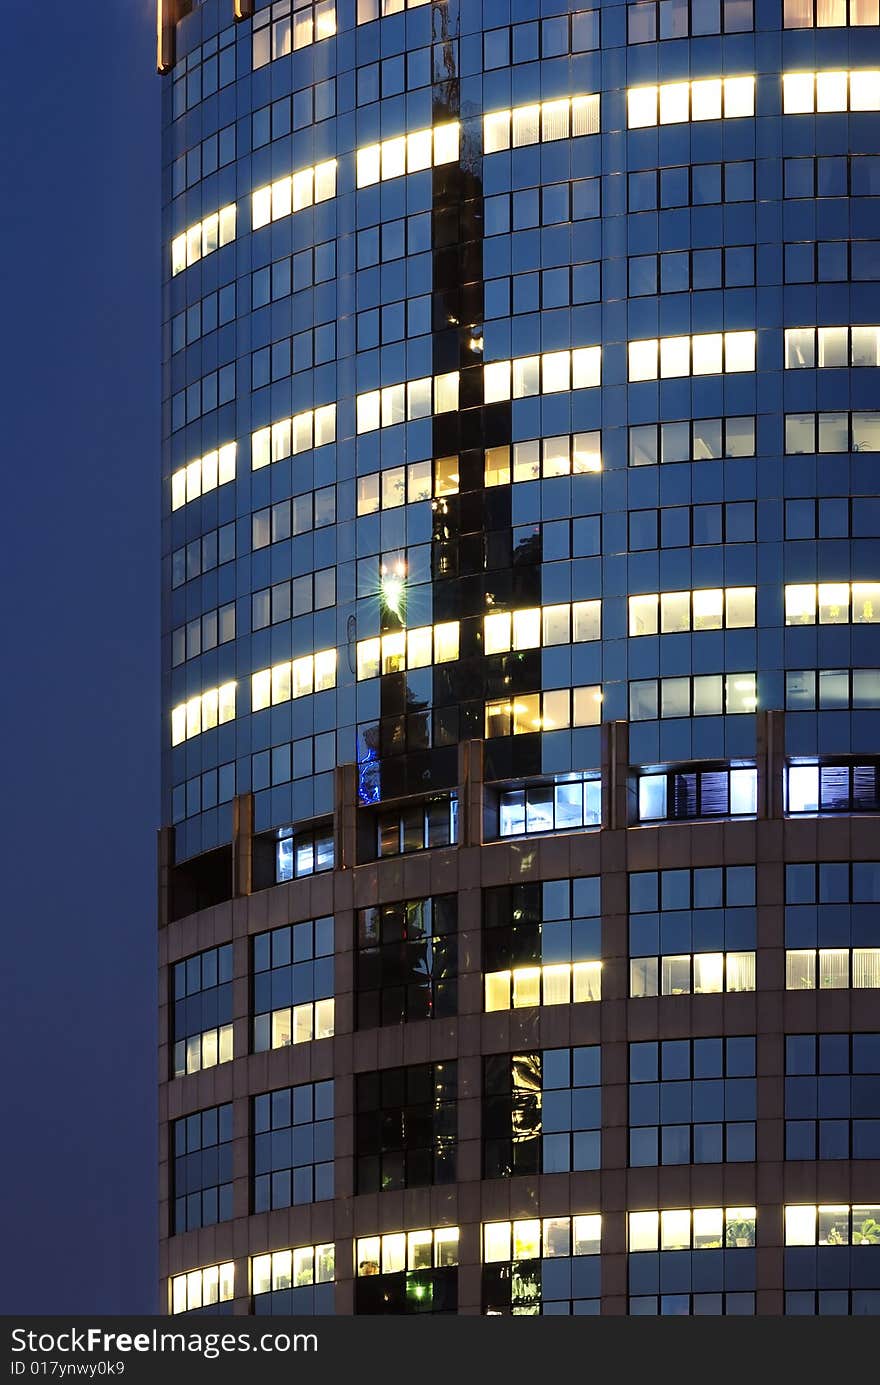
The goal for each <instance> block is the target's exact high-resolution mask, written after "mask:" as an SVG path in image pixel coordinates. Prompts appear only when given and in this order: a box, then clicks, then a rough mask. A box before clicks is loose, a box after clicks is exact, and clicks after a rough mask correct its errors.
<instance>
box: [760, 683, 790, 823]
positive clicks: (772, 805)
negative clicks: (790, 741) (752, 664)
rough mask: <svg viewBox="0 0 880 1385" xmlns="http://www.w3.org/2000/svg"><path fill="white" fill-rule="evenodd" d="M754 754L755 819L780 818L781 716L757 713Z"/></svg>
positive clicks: (782, 719) (783, 755) (782, 764)
mask: <svg viewBox="0 0 880 1385" xmlns="http://www.w3.org/2000/svg"><path fill="white" fill-rule="evenodd" d="M755 752H756V759H757V766H758V817H759V818H781V817H782V816H783V812H784V795H783V783H782V776H783V773H784V770H785V713H784V712H780V711H776V710H770V709H767V710H766V711H760V712H758V714H757V726H756V728H755Z"/></svg>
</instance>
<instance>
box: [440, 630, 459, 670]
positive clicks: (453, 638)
mask: <svg viewBox="0 0 880 1385" xmlns="http://www.w3.org/2000/svg"><path fill="white" fill-rule="evenodd" d="M458 634H459V626H458V621H457V620H450V621H447V622H446V623H445V624H443V625H435V626H434V662H435V664H447V663H454V661H455V660H456V659H457V658H458Z"/></svg>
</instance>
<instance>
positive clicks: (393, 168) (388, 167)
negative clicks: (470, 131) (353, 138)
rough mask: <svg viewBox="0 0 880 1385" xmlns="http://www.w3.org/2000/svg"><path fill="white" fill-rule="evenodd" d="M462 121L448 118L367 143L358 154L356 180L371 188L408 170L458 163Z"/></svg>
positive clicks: (360, 185)
mask: <svg viewBox="0 0 880 1385" xmlns="http://www.w3.org/2000/svg"><path fill="white" fill-rule="evenodd" d="M459 129H460V127H459V123H458V121H457V120H450V121H447V122H446V123H445V124H443V125H435V126H433V128H432V127H430V126H429V127H428V128H427V129H424V130H414V131H413V132H412V134H409V135H396V136H395V137H394V138H393V139H384V140H382V141H381V143H379V144H367V145H364V146H363V147H362V148H360V149H358V151H357V155H356V167H357V174H356V182H357V186H358V187H359V188H367V187H371V186H372V185H373V184H374V183H379V182H383V183H384V182H385V181H386V179H388V178H400V177H401V176H402V175H403V174H404V173H418V172H419V171H421V170H422V169H426V168H431V167H437V166H439V165H441V164H448V163H455V161H456V160H457V159H458V148H459Z"/></svg>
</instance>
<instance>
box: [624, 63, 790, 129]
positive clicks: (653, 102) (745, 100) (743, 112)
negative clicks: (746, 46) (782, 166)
mask: <svg viewBox="0 0 880 1385" xmlns="http://www.w3.org/2000/svg"><path fill="white" fill-rule="evenodd" d="M784 80H785V79H784V78H783V81H784ZM626 113H627V125H628V126H629V128H630V129H631V130H637V129H644V128H645V127H646V126H649V125H658V124H659V125H677V124H680V123H682V122H683V121H687V120H721V119H722V118H723V119H725V120H730V119H733V118H737V117H740V116H750V115H754V114H755V79H754V77H752V76H748V77H706V78H701V79H700V80H698V81H693V82H662V83H661V84H660V85H659V86H644V87H630V88H629V90H628V91H627V94H626Z"/></svg>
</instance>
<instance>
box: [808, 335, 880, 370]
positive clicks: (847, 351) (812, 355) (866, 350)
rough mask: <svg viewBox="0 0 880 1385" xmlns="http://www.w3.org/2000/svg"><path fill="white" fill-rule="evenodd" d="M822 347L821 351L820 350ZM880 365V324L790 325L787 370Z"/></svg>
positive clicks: (834, 368) (840, 368) (839, 368)
mask: <svg viewBox="0 0 880 1385" xmlns="http://www.w3.org/2000/svg"><path fill="white" fill-rule="evenodd" d="M817 346H818V350H817ZM877 365H880V327H875V326H870V327H869V326H860V327H786V329H785V369H786V370H814V369H816V368H817V367H818V369H819V370H827V369H832V370H845V369H846V368H847V367H848V366H877Z"/></svg>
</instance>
